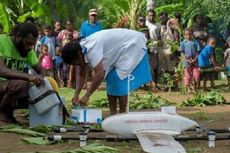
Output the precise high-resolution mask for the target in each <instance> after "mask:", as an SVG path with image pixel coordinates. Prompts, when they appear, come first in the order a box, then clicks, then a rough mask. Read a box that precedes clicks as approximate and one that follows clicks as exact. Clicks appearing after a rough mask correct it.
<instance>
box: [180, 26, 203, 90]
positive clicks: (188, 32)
mask: <svg viewBox="0 0 230 153" xmlns="http://www.w3.org/2000/svg"><path fill="white" fill-rule="evenodd" d="M184 35H185V39H184V40H183V41H182V42H181V44H180V48H179V51H180V52H181V56H182V59H183V64H184V85H185V90H186V92H187V93H188V92H191V87H190V84H191V80H192V79H194V87H193V88H192V90H193V91H194V90H195V89H196V88H197V87H198V83H199V77H200V74H199V69H198V64H197V57H198V52H199V50H200V45H199V43H198V42H197V41H196V40H195V39H194V38H193V31H192V29H191V28H186V29H185V31H184Z"/></svg>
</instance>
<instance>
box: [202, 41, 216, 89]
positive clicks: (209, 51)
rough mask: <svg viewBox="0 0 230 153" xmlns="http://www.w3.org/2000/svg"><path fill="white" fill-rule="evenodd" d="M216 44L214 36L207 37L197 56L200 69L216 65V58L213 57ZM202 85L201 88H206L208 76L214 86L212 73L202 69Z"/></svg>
mask: <svg viewBox="0 0 230 153" xmlns="http://www.w3.org/2000/svg"><path fill="white" fill-rule="evenodd" d="M215 46H216V39H215V38H214V37H209V38H208V42H207V45H206V46H205V47H204V49H202V51H201V52H200V54H199V56H198V65H199V68H200V69H201V70H207V69H209V68H212V67H214V68H215V66H216V60H215V57H214V49H215ZM202 76H203V80H204V86H203V90H206V82H207V80H208V78H209V77H210V82H211V87H214V86H215V84H214V75H213V73H212V72H207V71H203V72H202Z"/></svg>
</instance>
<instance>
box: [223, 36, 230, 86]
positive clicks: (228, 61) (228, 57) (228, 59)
mask: <svg viewBox="0 0 230 153" xmlns="http://www.w3.org/2000/svg"><path fill="white" fill-rule="evenodd" d="M227 44H228V49H227V50H226V51H225V53H224V66H225V67H226V68H227V76H228V89H229V90H230V39H227Z"/></svg>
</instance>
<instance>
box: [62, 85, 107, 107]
mask: <svg viewBox="0 0 230 153" xmlns="http://www.w3.org/2000/svg"><path fill="white" fill-rule="evenodd" d="M58 93H59V95H60V96H64V97H65V105H66V106H67V108H70V107H71V99H72V97H73V94H74V89H71V88H60V89H59V91H58ZM84 93H85V90H83V91H82V92H81V94H80V97H81V96H83V94H84ZM103 98H107V96H106V91H95V92H94V93H93V94H92V96H91V97H90V100H89V104H90V102H92V101H95V100H100V99H103Z"/></svg>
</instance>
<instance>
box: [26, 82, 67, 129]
mask: <svg viewBox="0 0 230 153" xmlns="http://www.w3.org/2000/svg"><path fill="white" fill-rule="evenodd" d="M51 90H53V88H52V86H51V85H50V83H49V81H48V80H47V79H46V78H45V79H44V84H42V85H41V86H39V87H37V86H35V85H34V86H32V87H30V89H29V91H28V94H29V97H30V99H31V100H32V101H34V100H36V99H37V98H38V97H40V96H41V95H44V93H47V91H51ZM61 100H62V102H63V103H64V101H65V99H64V97H61ZM63 103H61V102H60V100H59V99H58V96H57V94H56V93H54V92H50V93H49V92H48V94H46V95H45V96H43V97H41V98H40V99H39V100H38V101H37V102H36V103H35V104H29V120H30V126H36V125H42V124H43V125H44V124H45V125H63V114H62V108H63Z"/></svg>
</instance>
